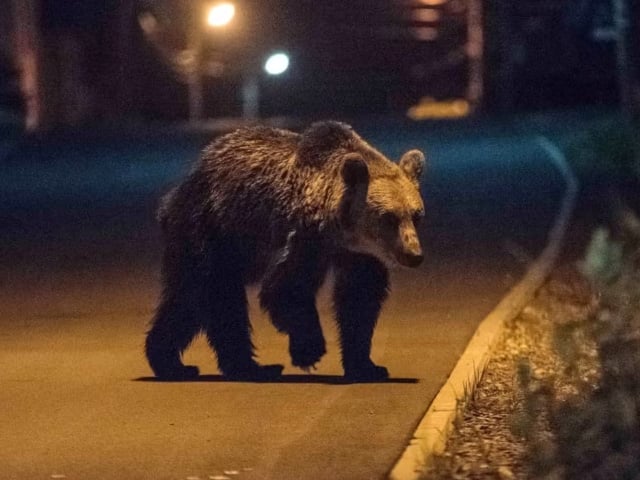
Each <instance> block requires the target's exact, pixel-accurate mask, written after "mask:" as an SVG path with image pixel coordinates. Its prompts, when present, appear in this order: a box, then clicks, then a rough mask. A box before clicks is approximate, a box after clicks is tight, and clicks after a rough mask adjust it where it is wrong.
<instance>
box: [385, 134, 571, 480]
mask: <svg viewBox="0 0 640 480" xmlns="http://www.w3.org/2000/svg"><path fill="white" fill-rule="evenodd" d="M535 141H536V143H537V144H538V146H539V147H540V148H541V149H542V150H544V152H545V153H546V155H547V157H548V158H549V159H550V161H551V162H552V163H553V164H554V166H555V167H556V168H557V169H558V171H559V172H560V174H561V175H562V176H563V178H564V180H565V182H566V190H565V194H564V197H563V199H562V202H561V204H560V209H559V211H558V214H557V216H556V218H555V221H554V223H553V226H552V228H551V229H550V230H549V234H548V238H547V245H546V247H545V248H544V250H543V251H542V253H541V254H540V255H539V256H538V258H537V259H536V260H535V261H534V262H533V263H532V264H531V266H530V268H529V269H528V270H527V272H526V273H525V275H524V277H523V278H522V280H521V281H520V282H519V283H518V284H517V285H516V286H515V287H513V288H512V289H511V290H510V291H509V293H508V294H507V295H506V296H505V297H504V298H503V299H502V300H501V301H500V303H498V305H497V306H496V307H495V308H494V309H493V311H492V312H491V313H490V314H489V315H488V316H487V317H486V318H485V319H484V320H483V321H482V322H481V323H480V325H479V326H478V328H477V329H476V331H475V333H474V334H473V336H472V338H471V340H470V341H469V344H468V345H467V347H466V348H465V350H464V352H463V353H462V356H461V357H460V359H459V360H458V362H457V363H456V365H455V367H454V368H453V370H452V372H451V374H450V375H449V378H448V379H447V380H446V382H445V383H444V385H443V386H442V388H441V389H440V391H439V392H438V393H437V395H436V396H435V398H434V399H433V401H432V402H431V404H430V406H429V408H428V410H427V412H426V413H425V415H424V417H423V418H422V420H421V421H420V423H419V424H418V427H417V429H416V431H415V432H414V434H413V436H412V438H411V440H410V441H409V445H408V446H407V447H406V448H405V450H404V452H403V453H402V455H401V456H400V458H399V460H398V461H397V462H396V464H395V465H394V466H393V468H392V469H391V472H390V474H389V478H390V479H391V480H418V479H419V478H420V476H421V475H422V473H423V472H424V471H425V469H426V468H427V467H428V466H429V465H430V463H431V462H432V460H433V457H434V455H437V454H438V453H442V452H443V451H444V449H445V445H446V443H447V440H448V438H449V436H450V434H451V431H452V428H453V423H454V420H455V418H456V415H457V411H458V404H459V402H460V401H461V400H462V399H464V398H468V397H469V396H472V395H473V392H474V390H475V388H476V387H477V385H478V383H479V381H480V379H481V378H482V372H483V370H484V368H485V367H486V365H487V362H488V361H489V358H490V354H491V352H492V349H493V347H494V345H495V344H496V342H497V340H498V339H499V337H500V334H501V333H502V331H503V328H504V325H505V323H506V322H507V321H509V320H511V319H513V318H515V316H516V315H518V314H519V313H520V312H521V311H522V309H523V308H524V307H525V306H526V305H527V303H529V301H530V300H531V299H532V298H533V296H534V294H535V292H536V291H537V290H538V289H539V288H540V287H541V286H542V284H543V283H544V281H545V279H546V278H547V276H548V275H549V273H550V272H551V269H552V268H553V266H554V264H555V262H556V260H557V258H558V255H559V253H560V249H561V247H562V243H563V240H564V236H565V233H566V231H567V229H568V227H569V223H570V220H571V217H572V214H573V211H574V207H575V203H576V197H577V194H578V189H579V183H578V179H577V178H576V176H575V175H574V173H573V172H572V170H571V167H570V166H569V163H568V162H567V159H566V157H565V155H564V153H563V152H562V150H561V149H560V148H559V147H558V146H557V145H556V144H555V143H554V142H552V141H551V140H549V139H548V138H547V137H545V136H537V137H535Z"/></svg>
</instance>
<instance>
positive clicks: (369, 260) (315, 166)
mask: <svg viewBox="0 0 640 480" xmlns="http://www.w3.org/2000/svg"><path fill="white" fill-rule="evenodd" d="M423 165H424V157H423V155H422V154H421V153H420V152H418V151H415V150H414V151H410V152H408V153H407V154H405V155H404V156H403V157H402V159H401V160H400V163H399V164H394V163H393V162H390V161H389V160H388V159H387V158H385V157H384V156H383V155H382V154H381V153H380V152H378V151H377V150H375V149H374V148H372V147H371V146H370V145H368V144H367V143H366V142H365V141H364V140H363V139H362V138H360V137H359V136H358V135H357V134H356V133H355V132H354V131H353V130H352V129H351V127H349V126H347V125H344V124H341V123H337V122H323V123H319V124H314V125H312V126H311V127H310V128H309V129H308V130H306V131H305V132H303V133H302V134H296V133H293V132H289V131H285V130H278V129H272V128H264V127H257V128H245V129H240V130H238V131H236V132H233V133H230V134H228V135H225V136H223V137H220V138H219V139H218V140H216V141H215V142H213V143H212V144H211V145H210V146H209V147H207V148H206V149H205V150H204V152H203V155H202V157H201V160H200V161H199V162H198V164H197V165H196V166H195V168H194V170H193V171H192V172H191V174H190V175H189V176H188V177H187V178H186V179H185V181H184V182H183V183H182V184H180V185H179V186H178V187H177V188H176V189H174V190H173V191H172V192H171V193H170V195H168V196H167V197H166V198H165V200H164V203H163V205H162V207H161V209H160V212H159V219H160V222H161V225H162V228H163V231H164V234H165V237H166V242H167V251H166V253H165V264H164V272H163V273H164V282H165V291H164V293H163V299H162V301H161V306H160V308H159V313H158V314H157V315H156V318H155V320H154V326H153V328H152V329H151V330H150V332H149V336H148V339H147V355H148V357H149V360H150V363H151V365H152V367H153V368H154V371H155V372H156V374H158V375H159V376H165V377H171V376H181V375H185V374H186V371H185V370H184V368H188V367H184V366H182V364H181V363H180V361H179V356H180V354H181V352H182V350H183V349H184V348H186V345H188V341H187V340H186V339H187V338H189V332H187V330H189V329H193V328H194V327H193V326H194V325H203V327H202V328H205V330H206V331H207V335H208V336H209V339H210V343H211V344H212V347H213V348H214V349H215V350H216V351H217V353H218V361H219V366H220V368H221V370H223V372H224V373H225V374H227V375H229V376H240V377H242V376H248V377H252V378H253V377H260V376H261V375H263V374H264V369H263V367H260V366H258V365H257V364H255V362H253V360H252V356H253V349H252V348H249V349H247V348H244V347H242V348H239V346H238V345H237V344H235V345H232V344H231V343H232V342H236V343H237V342H241V343H242V342H249V345H250V340H247V339H248V338H249V336H248V333H247V332H248V330H247V328H248V319H246V313H244V312H239V311H238V308H239V307H237V306H236V307H233V306H232V305H231V304H229V303H228V298H227V297H228V296H229V295H231V296H233V297H235V295H236V293H235V292H236V290H235V288H239V287H233V288H234V290H233V293H232V291H229V292H228V293H226V294H224V295H225V296H223V294H221V293H220V289H224V290H225V291H227V290H228V289H229V288H231V287H229V285H237V286H239V285H243V284H246V283H248V282H253V281H261V282H262V291H261V304H262V306H263V308H265V310H267V311H268V312H269V313H270V314H271V317H272V320H273V321H274V324H275V325H276V327H277V328H278V329H279V330H280V331H282V332H285V333H288V334H289V335H290V353H291V355H292V359H293V362H294V365H298V366H301V367H303V368H308V367H309V366H311V365H313V364H314V363H315V362H316V361H318V360H319V359H320V357H321V356H322V355H323V354H324V351H325V349H324V339H323V338H322V332H321V330H320V326H319V323H318V320H317V312H316V311H315V306H314V297H315V292H316V290H317V288H318V287H319V285H320V283H321V282H322V279H323V278H324V276H325V274H326V271H327V269H328V268H329V266H330V265H334V267H335V268H336V269H337V270H338V275H337V278H338V279H340V280H339V281H338V282H337V285H340V289H341V290H340V292H336V295H335V298H336V302H337V304H336V313H337V317H338V322H339V325H341V326H342V327H344V326H345V325H349V324H350V323H349V322H350V321H351V320H350V319H346V318H343V317H345V316H349V317H354V316H356V317H357V316H360V315H361V314H360V313H359V312H357V311H354V310H353V309H352V308H351V307H350V306H349V305H351V303H350V302H352V301H353V300H354V299H355V298H357V297H358V296H361V297H362V299H361V300H362V301H363V302H364V304H365V307H364V310H363V311H366V312H367V313H366V319H363V320H361V321H360V323H362V324H363V325H364V327H363V328H364V331H363V332H362V333H361V334H358V335H356V336H355V337H353V338H352V337H351V335H352V334H353V331H352V327H349V328H348V329H347V331H343V335H342V340H341V344H342V348H343V363H344V365H345V373H349V372H350V373H351V374H352V375H351V376H353V377H358V376H363V377H364V378H369V377H372V376H373V377H376V376H380V375H382V371H381V370H376V369H380V368H382V367H375V366H374V365H373V364H372V363H371V362H370V360H369V358H368V352H369V349H370V341H371V335H372V333H373V325H375V320H376V318H377V315H378V311H379V308H380V304H381V302H382V301H383V300H384V297H385V296H386V282H387V275H386V269H384V268H383V267H382V266H381V263H380V262H383V263H387V264H388V263H401V264H405V265H408V266H415V265H416V264H417V263H419V262H420V260H421V258H422V252H421V250H420V245H419V242H418V237H417V234H416V230H415V223H416V222H417V221H418V219H419V217H421V216H422V215H423V214H424V207H423V205H422V200H421V197H420V194H419V191H418V182H419V180H418V178H419V175H420V174H421V172H422V169H423ZM338 260H339V262H338ZM378 265H380V267H378ZM341 272H342V273H341ZM366 272H368V273H366ZM363 275H364V276H363ZM353 282H360V283H362V285H365V284H367V283H368V284H369V285H370V287H369V288H364V289H361V288H359V287H358V288H356V290H353V291H352V289H353V288H354V287H353V286H352V285H350V284H352V283H353ZM371 282H375V283H377V285H378V286H377V287H373V284H371ZM203 283H207V285H203ZM203 288H204V289H207V288H208V289H209V291H208V293H205V290H203ZM194 290H195V291H198V292H200V291H202V292H203V293H201V294H197V295H196V296H195V297H193V291H194ZM349 291H352V293H353V294H349ZM198 295H209V297H207V298H206V303H207V305H211V306H210V307H208V308H209V309H210V310H211V313H210V315H213V316H214V317H216V316H219V315H220V314H221V312H226V313H224V315H226V316H227V317H237V320H234V322H238V323H239V324H242V327H241V328H240V327H237V326H236V325H235V324H233V325H231V324H230V323H229V322H230V321H231V320H229V319H227V320H225V321H224V322H223V323H220V322H222V320H221V319H219V318H214V319H210V318H206V315H205V317H202V318H199V319H197V321H196V320H194V321H193V322H191V323H189V322H186V321H184V322H183V324H185V325H191V326H189V327H185V330H184V331H179V332H178V333H179V334H178V333H176V336H177V337H180V338H184V339H185V340H181V341H177V342H174V341H172V339H171V333H170V332H171V328H173V329H174V331H175V329H176V328H178V329H179V328H180V327H177V326H176V324H179V323H180V320H179V319H176V318H173V319H169V318H168V317H169V316H170V315H174V316H177V317H180V316H182V317H184V316H185V315H192V316H198V315H200V316H202V315H203V312H204V311H207V309H203V308H195V307H194V306H192V305H185V304H184V301H186V300H185V299H186V297H187V296H191V298H190V301H191V302H192V303H195V304H196V307H197V304H198V302H204V301H205V298H204V297H202V298H201V297H198ZM242 297H244V294H242ZM369 297H371V298H370V301H371V302H372V303H371V307H370V309H367V308H366V301H367V299H368V298H369ZM170 302H175V303H176V305H177V306H174V307H171V308H169V307H167V304H168V303H170ZM236 305H239V304H236ZM163 307H165V308H163ZM354 308H355V307H354ZM172 312H173V313H172ZM189 312H191V313H190V314H189ZM216 312H218V313H216ZM363 315H364V314H363ZM245 324H246V325H245ZM166 325H171V328H168V327H167V328H165V326H166ZM225 325H226V326H225ZM366 325H369V327H367V326H366ZM237 328H240V330H237ZM360 328H361V327H358V329H360ZM221 330H224V331H222V332H221ZM343 330H344V328H343ZM358 331H359V330H358ZM159 332H161V333H159ZM229 332H235V333H233V335H230V334H229ZM222 337H224V338H222ZM227 337H228V338H227ZM360 337H362V338H360ZM358 338H360V340H358ZM233 339H236V340H233ZM185 342H186V343H185ZM354 342H355V343H354ZM358 345H364V346H365V347H363V348H364V350H363V352H364V353H363V354H362V355H365V356H366V358H364V357H362V358H361V356H360V353H357V352H360V349H361V346H358ZM367 345H368V347H367ZM239 352H240V353H239ZM247 352H248V353H247ZM354 352H356V353H354ZM247 355H249V357H247ZM261 368H262V369H261ZM274 371H277V368H275V369H271V370H269V374H273V372H274ZM385 372H386V370H385Z"/></svg>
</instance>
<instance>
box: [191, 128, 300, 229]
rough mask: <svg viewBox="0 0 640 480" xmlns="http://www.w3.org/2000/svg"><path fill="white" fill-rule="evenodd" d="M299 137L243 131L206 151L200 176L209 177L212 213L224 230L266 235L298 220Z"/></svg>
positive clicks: (259, 130)
mask: <svg viewBox="0 0 640 480" xmlns="http://www.w3.org/2000/svg"><path fill="white" fill-rule="evenodd" d="M299 139H300V136H299V135H298V134H296V133H293V132H289V131H286V130H279V129H274V128H268V127H253V128H243V129H240V130H237V131H235V132H233V133H230V134H228V135H225V136H223V137H220V138H219V139H217V140H216V141H214V142H213V143H212V144H211V145H210V146H208V147H207V148H206V149H205V150H204V152H203V155H202V158H201V162H200V164H199V166H198V168H197V170H196V172H197V175H198V176H200V175H201V176H203V177H204V178H206V181H207V184H208V190H209V198H208V204H209V209H208V210H209V212H211V213H212V214H213V215H214V216H215V220H216V222H217V225H218V226H219V227H220V228H222V229H223V230H225V231H236V232H240V233H244V234H254V235H265V234H267V232H268V230H269V228H270V225H273V224H274V223H277V222H281V221H285V220H287V219H290V218H291V217H293V216H295V211H296V208H297V207H298V206H299V205H300V203H301V199H300V195H301V194H302V190H301V185H303V184H304V182H305V179H304V178H303V177H304V173H303V172H302V171H301V169H300V168H298V165H297V164H296V161H295V156H296V150H297V148H298V143H299Z"/></svg>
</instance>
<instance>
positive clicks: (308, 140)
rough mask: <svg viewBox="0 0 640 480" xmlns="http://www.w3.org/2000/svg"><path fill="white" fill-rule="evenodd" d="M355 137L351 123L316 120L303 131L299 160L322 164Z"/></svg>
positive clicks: (317, 164)
mask: <svg viewBox="0 0 640 480" xmlns="http://www.w3.org/2000/svg"><path fill="white" fill-rule="evenodd" d="M352 138H353V130H352V129H351V127H350V126H349V125H346V124H344V123H340V122H334V121H327V122H316V123H314V124H313V125H311V126H310V127H309V128H308V129H306V130H305V131H304V132H302V136H301V138H300V143H299V144H298V152H297V153H298V162H300V163H302V164H305V165H311V166H315V167H319V166H322V165H323V164H324V162H325V161H326V160H327V157H328V156H329V155H331V153H333V152H335V151H336V150H338V149H339V148H340V147H344V146H346V145H347V144H348V142H349V141H350V140H351V139H352Z"/></svg>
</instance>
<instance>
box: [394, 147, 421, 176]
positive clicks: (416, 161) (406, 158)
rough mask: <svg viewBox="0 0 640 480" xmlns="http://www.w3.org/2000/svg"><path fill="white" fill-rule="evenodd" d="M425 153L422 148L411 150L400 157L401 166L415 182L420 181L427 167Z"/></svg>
mask: <svg viewBox="0 0 640 480" xmlns="http://www.w3.org/2000/svg"><path fill="white" fill-rule="evenodd" d="M425 164H426V162H425V159H424V154H423V153H422V152H421V151H420V150H409V151H408V152H407V153H405V154H404V155H402V158H400V163H399V165H400V168H401V169H402V171H403V172H404V173H405V174H406V175H407V176H408V177H409V179H410V180H411V181H413V182H415V183H420V176H421V175H422V174H423V172H424V169H425Z"/></svg>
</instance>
